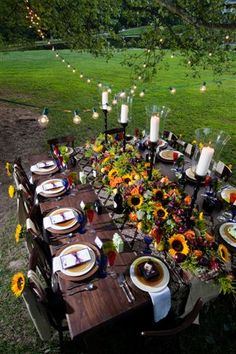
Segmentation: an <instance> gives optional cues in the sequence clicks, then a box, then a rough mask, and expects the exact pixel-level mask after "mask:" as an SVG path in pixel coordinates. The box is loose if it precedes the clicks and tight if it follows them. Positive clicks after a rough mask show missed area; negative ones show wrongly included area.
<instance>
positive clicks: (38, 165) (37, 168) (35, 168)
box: [30, 161, 55, 172]
mask: <svg viewBox="0 0 236 354" xmlns="http://www.w3.org/2000/svg"><path fill="white" fill-rule="evenodd" d="M52 166H55V162H54V161H45V162H38V163H36V164H35V165H32V166H31V167H30V171H31V172H37V171H41V170H42V168H45V167H46V168H48V167H52Z"/></svg>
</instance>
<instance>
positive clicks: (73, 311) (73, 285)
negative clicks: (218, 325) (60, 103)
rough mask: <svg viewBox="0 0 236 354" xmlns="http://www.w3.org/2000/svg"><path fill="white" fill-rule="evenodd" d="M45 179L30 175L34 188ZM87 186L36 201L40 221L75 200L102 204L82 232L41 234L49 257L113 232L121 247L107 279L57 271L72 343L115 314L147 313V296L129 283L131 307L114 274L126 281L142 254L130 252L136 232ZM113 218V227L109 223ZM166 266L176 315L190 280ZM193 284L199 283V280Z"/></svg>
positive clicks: (86, 167)
mask: <svg viewBox="0 0 236 354" xmlns="http://www.w3.org/2000/svg"><path fill="white" fill-rule="evenodd" d="M45 159H48V156H47V154H40V155H35V156H32V157H31V159H30V163H31V164H35V163H37V162H39V161H43V160H45ZM77 160H78V165H77V167H76V168H75V170H76V172H77V173H79V170H83V171H87V175H88V180H89V176H90V177H91V171H92V168H91V166H90V164H89V161H88V160H87V159H85V158H84V155H83V151H82V150H81V151H78V158H77ZM163 165H164V164H163ZM158 167H161V166H158ZM167 168H168V167H166V165H164V166H163V170H164V171H165V170H167ZM168 170H169V171H168V173H169V174H170V173H172V172H170V169H169V168H168ZM69 172H71V171H66V172H65V173H63V174H62V173H61V172H57V173H55V174H53V178H54V177H55V178H59V177H60V178H61V177H65V176H66V175H67V174H68V173H69ZM47 179H48V176H39V175H36V174H34V173H33V174H32V180H33V183H35V185H38V184H39V183H41V182H42V181H45V180H47ZM90 182H91V183H87V184H78V185H77V186H76V188H74V189H73V190H69V191H68V192H67V193H66V194H65V195H64V196H61V197H60V198H40V200H39V207H40V212H41V215H42V217H44V216H46V215H47V214H48V213H49V212H50V211H52V210H54V209H56V208H58V207H69V208H74V209H80V208H81V202H83V203H85V204H87V203H94V202H95V200H97V199H100V201H101V202H102V203H103V208H102V214H100V215H98V214H96V213H95V215H94V219H93V221H92V225H91V227H86V226H85V232H83V233H80V232H77V230H75V231H74V232H73V235H72V236H70V237H68V235H64V236H63V235H57V234H56V233H53V234H52V233H50V232H48V231H46V230H44V231H45V232H44V237H45V239H46V241H47V242H48V245H49V248H50V252H51V256H52V257H55V256H56V255H58V254H59V253H60V251H61V250H62V249H63V248H64V247H65V246H66V245H72V244H74V243H80V242H85V243H86V242H88V243H90V244H93V245H94V244H95V239H96V237H98V238H99V239H100V240H101V241H102V242H106V241H107V240H112V238H113V235H114V233H116V232H118V233H119V234H120V235H121V237H122V238H123V241H124V243H125V248H124V251H123V252H121V253H117V254H116V258H115V262H114V265H112V266H109V267H108V268H107V276H105V277H102V278H100V277H99V274H98V273H95V274H94V275H93V276H92V277H91V278H89V279H86V280H85V281H84V280H83V281H80V280H79V279H78V278H75V279H74V280H71V279H67V278H66V276H62V275H61V274H60V272H58V273H57V277H58V283H59V288H60V291H61V294H62V297H63V299H64V302H65V305H66V318H67V322H68V326H69V331H70V336H71V338H72V339H76V338H78V337H80V336H81V335H82V334H84V333H86V332H88V331H90V330H93V329H95V328H98V326H101V325H104V324H106V323H108V322H109V321H114V320H116V319H118V318H120V317H121V316H128V315H129V314H132V313H133V311H138V310H139V309H141V308H147V309H148V311H150V309H152V303H151V299H150V296H149V294H148V293H147V292H145V291H142V290H140V289H138V288H137V287H135V286H134V285H133V284H132V282H130V281H129V286H130V288H131V290H132V292H133V294H134V296H135V301H134V302H132V303H130V302H128V301H127V298H126V297H125V295H124V292H123V290H122V288H121V287H120V285H119V283H118V280H117V274H120V273H123V274H126V276H127V279H129V268H130V265H131V264H132V262H133V261H134V260H135V259H136V258H137V256H139V255H140V254H142V251H141V252H140V247H138V248H136V247H135V244H136V242H137V243H139V246H140V243H141V244H142V243H143V241H142V240H140V239H138V237H137V235H136V230H135V229H134V228H133V227H130V225H129V224H128V223H127V224H124V223H122V222H121V223H120V224H119V218H120V216H119V215H114V214H112V213H111V211H110V210H109V200H108V199H109V198H108V197H107V195H106V194H105V195H103V193H101V191H102V186H100V185H98V186H97V185H93V179H92V178H91V179H90ZM187 188H188V189H189V190H190V191H191V190H192V189H193V188H192V187H191V185H189V186H187ZM104 201H106V203H105V202H104ZM107 201H108V203H107ZM104 205H105V206H104ZM117 220H118V224H117V222H114V221H117ZM117 225H118V228H117ZM119 225H120V228H119ZM130 231H131V233H130ZM129 237H130V239H129ZM143 248H144V246H143ZM166 256H168V255H167V254H165V255H164V257H163V255H161V256H160V257H161V258H162V260H163V261H164V262H166V258H165V257H166ZM166 264H167V263H166ZM168 268H169V271H170V283H169V287H170V290H171V296H172V308H173V311H174V312H175V313H176V314H177V315H181V313H183V312H184V309H185V305H186V302H187V299H189V298H188V296H189V291H190V287H191V281H188V280H187V281H186V278H184V277H182V273H181V269H180V268H178V267H176V266H175V265H173V262H172V264H171V262H170V263H169V264H168ZM89 282H93V284H94V289H93V290H91V291H80V289H81V288H82V287H83V286H84V284H85V283H89ZM199 282H200V283H201V281H199ZM195 285H196V284H195ZM197 286H198V285H196V287H197ZM208 286H209V285H208ZM204 292H205V293H207V292H208V289H204ZM217 293H218V290H217V289H214V291H213V294H210V296H209V298H210V297H211V295H212V296H215V295H216V294H217ZM191 304H192V302H190V304H189V306H190V307H191Z"/></svg>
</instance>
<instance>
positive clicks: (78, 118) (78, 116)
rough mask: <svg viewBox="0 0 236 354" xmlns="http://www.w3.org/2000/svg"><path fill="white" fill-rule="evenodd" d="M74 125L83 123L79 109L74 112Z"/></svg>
mask: <svg viewBox="0 0 236 354" xmlns="http://www.w3.org/2000/svg"><path fill="white" fill-rule="evenodd" d="M73 123H74V124H80V123H81V118H80V115H79V110H78V109H76V110H75V111H74V117H73Z"/></svg>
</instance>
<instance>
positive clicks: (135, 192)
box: [130, 187, 139, 195]
mask: <svg viewBox="0 0 236 354" xmlns="http://www.w3.org/2000/svg"><path fill="white" fill-rule="evenodd" d="M130 194H131V195H135V194H139V188H138V187H134V188H133V189H132V190H131V192H130Z"/></svg>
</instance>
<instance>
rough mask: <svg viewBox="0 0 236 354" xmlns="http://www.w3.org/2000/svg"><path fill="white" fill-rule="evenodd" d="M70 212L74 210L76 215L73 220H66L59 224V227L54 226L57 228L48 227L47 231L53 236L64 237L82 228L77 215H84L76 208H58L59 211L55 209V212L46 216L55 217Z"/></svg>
mask: <svg viewBox="0 0 236 354" xmlns="http://www.w3.org/2000/svg"><path fill="white" fill-rule="evenodd" d="M70 210H73V212H74V213H75V217H74V218H73V219H70V220H66V221H63V222H61V223H58V224H56V225H57V226H56V225H54V226H56V228H54V227H48V228H47V230H48V231H49V232H51V233H52V234H60V235H63V234H67V233H70V232H73V231H75V230H76V229H78V228H79V227H80V223H79V222H78V221H77V219H76V214H77V215H78V214H81V213H82V212H81V211H80V210H78V209H75V208H58V209H55V210H53V211H51V212H50V213H48V214H47V215H46V216H54V215H58V214H61V213H64V212H66V211H70ZM58 226H59V227H58Z"/></svg>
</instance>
